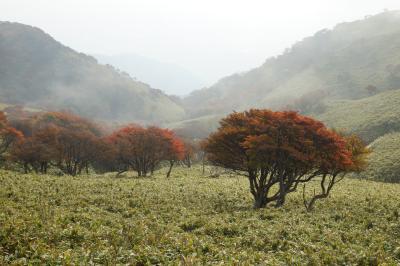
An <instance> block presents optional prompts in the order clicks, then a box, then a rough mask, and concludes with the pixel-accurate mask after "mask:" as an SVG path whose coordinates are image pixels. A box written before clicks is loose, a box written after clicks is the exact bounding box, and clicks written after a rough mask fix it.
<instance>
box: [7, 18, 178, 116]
mask: <svg viewBox="0 0 400 266" xmlns="http://www.w3.org/2000/svg"><path fill="white" fill-rule="evenodd" d="M0 102H2V103H11V104H23V105H29V106H37V107H41V108H47V109H67V110H71V111H74V112H76V113H78V114H80V115H84V116H87V117H91V118H96V119H104V120H116V121H121V122H123V121H125V122H126V121H135V122H143V123H159V122H161V121H162V122H165V121H171V120H178V119H181V118H183V116H184V110H183V108H182V107H180V106H179V105H178V104H177V103H175V101H173V100H172V99H171V98H170V97H168V96H167V95H165V94H164V93H163V92H162V91H160V90H156V89H152V88H151V87H150V86H149V85H147V84H145V83H143V82H140V81H137V80H135V79H133V78H131V77H130V76H129V75H128V74H126V73H123V72H120V71H118V70H116V69H115V68H113V67H112V66H109V65H101V64H99V63H98V62H97V61H96V59H95V58H93V57H91V56H87V55H85V54H82V53H78V52H76V51H74V50H72V49H70V48H68V47H66V46H64V45H62V44H61V43H59V42H57V41H56V40H54V39H53V38H52V37H51V36H49V35H48V34H46V33H45V32H43V31H42V30H40V29H38V28H34V27H31V26H27V25H23V24H19V23H9V22H1V23H0Z"/></svg>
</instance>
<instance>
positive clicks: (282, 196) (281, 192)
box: [275, 179, 287, 208]
mask: <svg viewBox="0 0 400 266" xmlns="http://www.w3.org/2000/svg"><path fill="white" fill-rule="evenodd" d="M286 194H287V193H286V186H285V183H284V181H283V179H281V181H280V182H279V196H278V199H277V200H276V204H275V207H276V208H279V207H282V206H283V204H285V199H286Z"/></svg>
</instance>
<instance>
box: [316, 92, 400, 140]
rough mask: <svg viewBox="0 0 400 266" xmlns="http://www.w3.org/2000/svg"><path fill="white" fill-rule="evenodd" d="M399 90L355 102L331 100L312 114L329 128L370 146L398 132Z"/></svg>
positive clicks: (399, 122)
mask: <svg viewBox="0 0 400 266" xmlns="http://www.w3.org/2000/svg"><path fill="white" fill-rule="evenodd" d="M399 106H400V90H393V91H387V92H383V93H379V94H377V95H375V96H371V97H366V98H363V99H359V100H345V101H335V102H331V103H328V104H327V109H326V111H325V112H323V113H322V114H318V115H316V116H317V118H318V119H320V120H322V121H324V122H325V123H326V124H327V125H328V126H329V127H333V128H336V129H340V130H345V131H347V132H351V133H356V134H357V135H359V136H360V137H362V138H363V139H364V140H365V141H366V142H368V143H371V142H372V141H374V140H375V139H377V138H378V137H380V136H383V135H385V134H387V133H391V132H397V131H400V108H399Z"/></svg>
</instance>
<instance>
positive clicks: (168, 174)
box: [167, 161, 175, 177]
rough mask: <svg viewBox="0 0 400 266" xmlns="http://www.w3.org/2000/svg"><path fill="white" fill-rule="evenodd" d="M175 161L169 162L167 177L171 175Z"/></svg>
mask: <svg viewBox="0 0 400 266" xmlns="http://www.w3.org/2000/svg"><path fill="white" fill-rule="evenodd" d="M174 163H175V161H169V169H168V172H167V177H169V176H170V175H171V171H172V167H173V166H174Z"/></svg>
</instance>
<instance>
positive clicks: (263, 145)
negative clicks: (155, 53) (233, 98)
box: [203, 109, 361, 208]
mask: <svg viewBox="0 0 400 266" xmlns="http://www.w3.org/2000/svg"><path fill="white" fill-rule="evenodd" d="M203 148H204V150H205V152H206V153H207V156H208V160H209V161H210V162H211V163H213V164H214V165H217V166H222V167H225V168H228V169H231V170H233V171H235V172H237V173H238V174H240V175H244V176H246V177H247V178H248V179H249V183H250V192H251V193H252V195H253V197H254V207H255V208H262V207H265V206H266V205H267V204H268V203H271V202H274V203H275V206H282V205H283V204H284V202H285V199H286V195H287V194H288V193H290V192H293V191H295V190H296V189H297V188H298V185H299V184H302V183H306V182H308V181H310V180H312V179H314V178H316V177H319V176H322V177H324V178H325V179H326V178H327V177H329V176H331V177H333V176H334V177H336V176H338V175H339V174H343V173H347V172H350V171H354V170H355V169H356V168H357V167H356V164H360V163H361V162H359V161H358V160H359V158H357V160H355V157H354V156H353V153H352V151H351V150H350V148H349V146H348V145H347V142H346V139H345V138H343V137H342V136H340V135H339V134H338V133H336V132H334V131H332V130H329V129H327V128H326V127H325V126H324V124H323V123H321V122H319V121H316V120H314V119H312V118H310V117H307V116H302V115H299V114H298V113H297V112H292V111H283V112H273V111H270V110H258V109H251V110H249V111H246V112H240V113H236V112H235V113H233V114H230V115H229V116H227V117H226V118H224V119H222V120H221V122H220V127H219V129H218V131H217V132H215V133H213V134H211V135H210V136H209V137H208V139H207V140H206V141H205V142H204V143H203ZM274 186H275V187H276V188H277V189H272V188H273V187H274Z"/></svg>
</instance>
